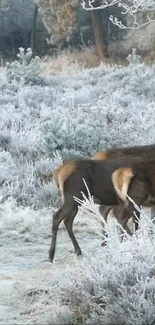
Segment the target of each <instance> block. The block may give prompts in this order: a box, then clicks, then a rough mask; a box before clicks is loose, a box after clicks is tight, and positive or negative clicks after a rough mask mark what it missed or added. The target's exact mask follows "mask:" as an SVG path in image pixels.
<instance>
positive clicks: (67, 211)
mask: <svg viewBox="0 0 155 325" xmlns="http://www.w3.org/2000/svg"><path fill="white" fill-rule="evenodd" d="M77 211H78V207H77V206H76V205H75V204H67V203H64V204H63V206H62V207H61V208H60V209H59V210H58V211H57V212H56V213H55V214H54V215H53V222H52V241H51V246H50V250H49V260H50V261H51V262H53V259H54V254H55V248H56V240H57V231H58V228H59V224H60V223H61V221H62V220H67V218H73V219H74V217H75V216H76V214H77ZM73 236H74V235H73ZM72 242H73V237H72ZM76 244H77V242H76V239H75V240H74V243H73V245H75V246H76ZM75 246H74V247H75ZM77 247H78V248H79V246H78V244H77ZM77 247H76V248H77ZM79 249H80V248H79Z"/></svg>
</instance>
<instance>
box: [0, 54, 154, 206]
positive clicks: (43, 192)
mask: <svg viewBox="0 0 155 325" xmlns="http://www.w3.org/2000/svg"><path fill="white" fill-rule="evenodd" d="M22 51H23V50H22ZM29 54H30V53H26V54H25V53H24V52H21V55H22V60H23V61H24V60H25V58H26V56H27V55H28V56H29V61H30V62H29V63H30V64H28V65H22V63H21V64H19V70H20V69H21V71H23V70H22V69H28V70H26V71H30V70H31V73H33V69H30V70H29V68H30V65H31V60H30V55H29ZM133 56H134V63H135V64H129V65H128V66H124V67H121V66H120V67H117V66H104V65H101V66H100V67H97V68H94V69H82V70H81V71H80V72H76V74H74V75H73V73H72V74H71V75H69V74H67V75H65V74H62V75H61V74H59V75H57V76H56V75H55V76H51V77H49V76H48V77H47V78H46V77H44V78H43V77H42V79H40V80H41V81H40V82H35V83H32V84H31V83H23V82H22V81H21V82H18V81H17V79H18V78H17V79H16V78H15V79H14V78H13V79H12V82H11V83H10V82H9V81H8V79H7V77H6V74H5V69H2V68H1V70H0V113H1V119H0V155H1V156H4V155H5V157H6V159H5V163H4V160H3V159H2V160H1V159H0V177H1V184H3V186H2V187H1V188H0V193H1V192H2V196H5V195H6V193H7V191H9V193H11V194H10V195H11V196H13V197H14V198H15V199H16V200H17V201H18V203H23V204H27V205H33V206H35V207H37V206H38V207H39V206H42V205H44V204H45V206H47V205H50V204H56V202H58V195H57V193H58V192H57V189H56V187H55V186H54V184H53V183H51V186H50V185H49V184H50V182H51V178H52V172H53V169H54V168H55V167H57V166H58V165H59V164H60V163H61V161H62V159H68V158H72V157H89V156H91V155H93V154H94V153H95V152H96V151H98V150H100V149H104V148H111V147H116V146H120V145H123V146H126V145H137V144H138V145H140V144H141V145H142V144H149V143H150V144H151V143H154V142H155V126H154V120H155V110H154V101H155V97H154V94H155V78H154V75H155V65H152V66H145V65H144V64H141V63H139V62H138V64H136V62H135V58H136V55H135V53H133V55H132V59H133ZM132 61H133V60H132ZM12 64H13V63H12ZM23 67H24V68H23ZM36 67H37V68H36ZM12 71H15V70H14V69H13V70H12ZM24 71H25V70H24ZM34 71H35V72H34V74H35V73H36V74H37V75H38V73H39V69H38V66H37V65H35V64H34ZM15 74H16V72H15ZM16 75H17V76H19V75H18V72H17V74H16ZM24 75H25V76H27V74H26V72H24ZM28 75H29V73H28ZM26 78H27V77H26ZM56 157H57V158H56ZM5 197H6V196H5Z"/></svg>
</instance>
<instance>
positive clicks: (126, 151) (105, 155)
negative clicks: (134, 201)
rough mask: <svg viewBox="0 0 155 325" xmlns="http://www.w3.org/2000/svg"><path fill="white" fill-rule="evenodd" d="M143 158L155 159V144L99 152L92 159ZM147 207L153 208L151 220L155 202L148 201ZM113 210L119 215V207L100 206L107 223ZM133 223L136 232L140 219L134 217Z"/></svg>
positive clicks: (154, 210)
mask: <svg viewBox="0 0 155 325" xmlns="http://www.w3.org/2000/svg"><path fill="white" fill-rule="evenodd" d="M131 155H132V156H141V157H147V156H151V157H153V156H154V157H155V144H152V145H143V146H133V147H119V148H113V149H108V150H101V151H99V152H97V153H96V154H95V155H93V156H92V157H91V159H93V160H94V159H95V160H109V159H110V160H111V159H118V158H121V157H124V156H131ZM145 206H147V207H151V219H153V218H154V217H155V200H148V201H147V202H145ZM111 210H112V212H113V215H114V216H115V215H117V210H118V209H117V206H116V207H113V206H103V205H100V206H99V211H100V213H101V215H102V216H103V218H104V219H105V221H107V217H108V214H109V212H110V211H111ZM133 222H134V225H135V231H136V230H137V229H138V224H139V220H138V217H136V218H135V216H133Z"/></svg>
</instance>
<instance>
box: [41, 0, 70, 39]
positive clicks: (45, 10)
mask: <svg viewBox="0 0 155 325" xmlns="http://www.w3.org/2000/svg"><path fill="white" fill-rule="evenodd" d="M36 3H37V4H38V8H39V11H40V13H41V14H42V16H43V23H44V25H45V27H46V29H47V30H48V32H49V34H50V40H49V41H50V43H51V44H52V43H60V42H61V41H64V40H69V39H70V37H71V35H72V33H73V32H74V30H75V29H76V10H75V6H76V3H74V1H73V0H52V1H51V0H36Z"/></svg>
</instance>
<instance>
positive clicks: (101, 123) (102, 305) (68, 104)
mask: <svg viewBox="0 0 155 325" xmlns="http://www.w3.org/2000/svg"><path fill="white" fill-rule="evenodd" d="M22 55H23V53H22V52H21V54H20V57H19V58H20V59H21V64H19V63H13V64H11V65H10V64H9V65H7V66H6V67H4V68H1V70H0V112H1V115H0V116H1V118H0V199H1V201H0V202H1V204H0V239H1V254H0V265H1V273H0V322H1V323H4V322H5V323H10V324H13V323H16V324H21V323H22V324H30V323H31V324H32V323H37V324H41V323H44V324H58V323H62V324H68V325H69V324H73V323H75V324H100V323H101V324H109V325H114V324H115V325H116V324H122V325H128V324H136V325H143V324H145V325H147V324H149V325H150V324H152V325H153V324H154V322H155V304H154V299H155V291H154V288H155V283H154V275H155V266H154V265H155V241H154V238H155V237H154V236H155V230H154V228H153V229H152V232H153V235H152V236H150V235H149V229H148V228H149V225H150V223H149V219H148V218H147V217H146V216H143V218H142V221H141V223H142V225H141V228H140V230H139V231H138V233H137V235H134V236H133V237H132V238H131V239H127V240H126V241H125V242H124V243H122V244H120V242H119V239H118V237H117V235H116V231H115V228H114V229H113V228H111V227H112V224H113V222H112V223H111V227H110V228H108V229H109V230H108V231H109V234H110V239H109V241H108V245H107V247H106V248H103V247H101V246H100V244H101V238H100V235H98V227H99V226H98V224H97V220H96V218H94V216H93V215H97V216H98V218H99V215H98V214H97V207H96V208H95V207H94V206H93V207H92V209H93V214H90V212H89V211H80V212H79V214H78V216H77V217H76V219H75V232H76V236H77V238H78V240H79V242H80V245H81V247H82V250H83V252H84V258H80V259H77V260H76V259H75V260H74V256H73V254H74V252H73V247H72V244H71V242H70V240H69V238H68V236H67V234H66V232H65V231H64V226H61V227H60V230H59V234H58V244H57V250H56V261H55V263H54V264H53V265H51V264H49V263H48V262H46V261H45V260H47V258H48V249H49V245H50V235H51V230H50V226H51V217H52V213H53V211H55V209H56V208H57V207H58V205H59V204H60V202H59V194H58V191H57V189H56V186H55V185H54V183H53V181H52V178H51V177H50V176H49V177H46V176H45V175H48V174H49V175H50V174H51V173H52V171H53V169H54V168H55V167H56V166H58V165H59V164H60V163H61V160H62V158H69V157H76V156H91V155H92V154H94V153H95V152H96V151H98V150H99V149H103V148H108V147H109V148H110V147H113V146H120V145H124V146H125V145H134V144H135V145H136V144H138V145H140V144H141V145H142V144H151V143H155V78H154V76H155V65H153V66H145V65H144V64H141V63H139V62H137V63H136V60H131V57H130V58H129V61H130V64H129V65H127V66H123V67H122V66H120V67H118V66H107V65H101V66H99V67H97V68H93V69H81V68H80V69H79V71H77V65H76V73H75V74H73V72H72V73H69V72H68V71H67V69H66V71H63V73H61V74H58V75H51V76H47V77H45V76H43V75H41V74H40V73H39V65H40V63H41V62H40V61H39V59H33V61H32V60H31V55H30V52H28V56H27V58H28V60H29V64H31V68H30V69H29V66H27V65H26V63H25V56H24V55H23V56H22ZM73 69H74V66H73ZM94 209H95V213H94ZM87 210H88V209H87ZM148 212H149V210H148ZM107 227H108V226H107ZM151 227H153V226H152V225H151ZM17 306H18V307H17Z"/></svg>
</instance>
